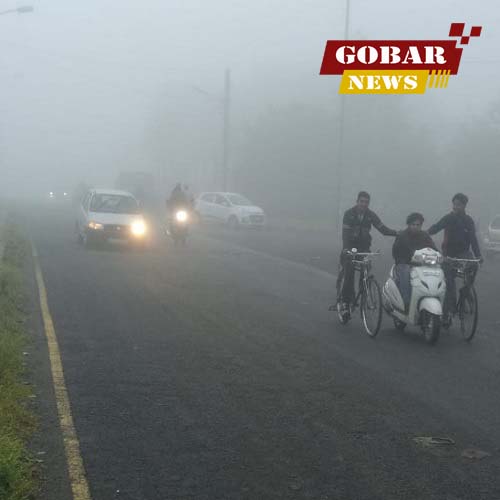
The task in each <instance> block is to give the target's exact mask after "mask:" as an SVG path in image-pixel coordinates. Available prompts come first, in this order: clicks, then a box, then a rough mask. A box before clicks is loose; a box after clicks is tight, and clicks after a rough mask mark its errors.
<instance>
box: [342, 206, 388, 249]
mask: <svg viewBox="0 0 500 500" xmlns="http://www.w3.org/2000/svg"><path fill="white" fill-rule="evenodd" d="M372 226H374V227H375V228H376V229H377V230H378V231H379V232H381V233H382V234H383V235H384V236H396V235H397V234H398V233H397V232H396V231H394V230H393V229H389V228H388V227H387V226H384V224H382V221H381V220H380V217H379V216H378V215H377V214H376V213H375V212H372V211H371V210H369V209H368V210H366V212H364V214H362V215H361V214H359V212H358V211H357V209H356V207H352V208H350V209H349V210H347V211H346V212H345V213H344V220H343V225H342V247H343V249H344V250H345V249H351V248H357V249H358V250H360V251H362V252H366V251H368V250H370V246H371V243H372V237H371V235H370V231H371V228H372Z"/></svg>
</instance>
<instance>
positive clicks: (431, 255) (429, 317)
mask: <svg viewBox="0 0 500 500" xmlns="http://www.w3.org/2000/svg"><path fill="white" fill-rule="evenodd" d="M442 262H443V257H442V255H441V254H440V253H439V252H438V251H436V250H433V249H432V248H424V249H422V250H417V251H415V253H414V254H413V258H412V261H411V271H410V283H411V299H410V304H409V307H408V309H407V310H405V304H404V302H403V298H402V297H401V293H400V291H399V288H398V286H397V284H396V276H395V266H392V268H391V272H390V276H389V279H388V280H387V282H386V283H385V285H384V288H383V291H382V303H383V306H384V309H385V311H386V312H387V314H389V316H391V317H392V318H393V320H394V325H395V327H396V328H397V329H398V330H400V331H403V330H404V329H405V327H406V325H412V326H419V327H420V328H421V330H422V332H423V334H424V337H425V340H426V341H427V342H428V343H429V344H434V343H436V342H437V340H438V338H439V333H440V329H441V318H442V315H443V307H442V306H443V303H444V297H445V294H446V281H445V277H444V272H443V270H442V269H441V263H442Z"/></svg>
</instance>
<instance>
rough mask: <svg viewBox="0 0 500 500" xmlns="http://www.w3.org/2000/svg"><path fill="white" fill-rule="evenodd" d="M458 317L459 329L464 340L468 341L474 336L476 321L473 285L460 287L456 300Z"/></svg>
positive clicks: (476, 313) (476, 309) (475, 301)
mask: <svg viewBox="0 0 500 500" xmlns="http://www.w3.org/2000/svg"><path fill="white" fill-rule="evenodd" d="M458 317H459V319H460V331H461V332H462V337H463V338H464V340H465V341H467V342H470V341H471V340H472V338H473V337H474V335H475V333H476V329H477V321H478V317H479V316H478V304H477V294H476V289H475V288H474V286H469V287H467V288H462V290H460V299H459V301H458Z"/></svg>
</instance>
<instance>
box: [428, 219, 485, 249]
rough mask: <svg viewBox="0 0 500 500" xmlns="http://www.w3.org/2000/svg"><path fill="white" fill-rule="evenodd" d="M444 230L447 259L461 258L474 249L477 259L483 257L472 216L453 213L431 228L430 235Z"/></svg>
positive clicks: (443, 246) (444, 247) (444, 246)
mask: <svg viewBox="0 0 500 500" xmlns="http://www.w3.org/2000/svg"><path fill="white" fill-rule="evenodd" d="M443 229H444V239H443V245H442V248H443V254H444V255H446V256H447V257H460V256H461V255H464V254H466V253H467V252H469V250H470V249H471V247H472V251H473V252H474V255H475V257H476V258H480V257H481V250H480V249H479V243H478V241H477V236H476V227H475V225H474V221H473V219H472V217H471V216H470V215H467V214H463V215H458V214H456V213H455V212H451V213H449V214H447V215H445V216H444V217H443V218H442V219H441V220H440V221H439V222H437V223H436V224H434V225H433V226H431V227H430V228H429V234H431V235H432V234H436V233H439V231H441V230H443Z"/></svg>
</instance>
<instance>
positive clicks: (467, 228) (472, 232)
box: [428, 193, 483, 324]
mask: <svg viewBox="0 0 500 500" xmlns="http://www.w3.org/2000/svg"><path fill="white" fill-rule="evenodd" d="M468 202H469V198H468V197H467V196H466V195H465V194H463V193H457V194H456V195H455V196H454V197H453V199H452V203H453V209H452V211H451V212H450V213H448V214H446V215H445V216H444V217H443V218H442V219H441V220H439V221H438V222H437V223H436V224H434V225H432V226H431V227H430V228H429V231H428V233H429V234H430V235H434V234H437V233H439V231H441V230H443V229H444V238H443V244H442V250H443V255H444V256H445V257H453V258H455V259H473V258H476V259H480V260H481V261H482V259H483V258H482V256H481V250H480V248H479V243H478V241H477V236H476V228H475V225H474V220H473V219H472V217H471V216H470V215H468V214H467V213H466V212H465V209H466V207H467V203H468ZM471 250H472V251H471ZM443 271H444V274H445V277H446V298H445V305H444V314H443V323H444V324H449V323H450V321H451V315H453V314H454V313H456V304H457V289H456V283H455V275H456V271H455V269H454V268H453V267H452V266H451V265H449V264H448V263H446V262H445V263H444V264H443Z"/></svg>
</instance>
